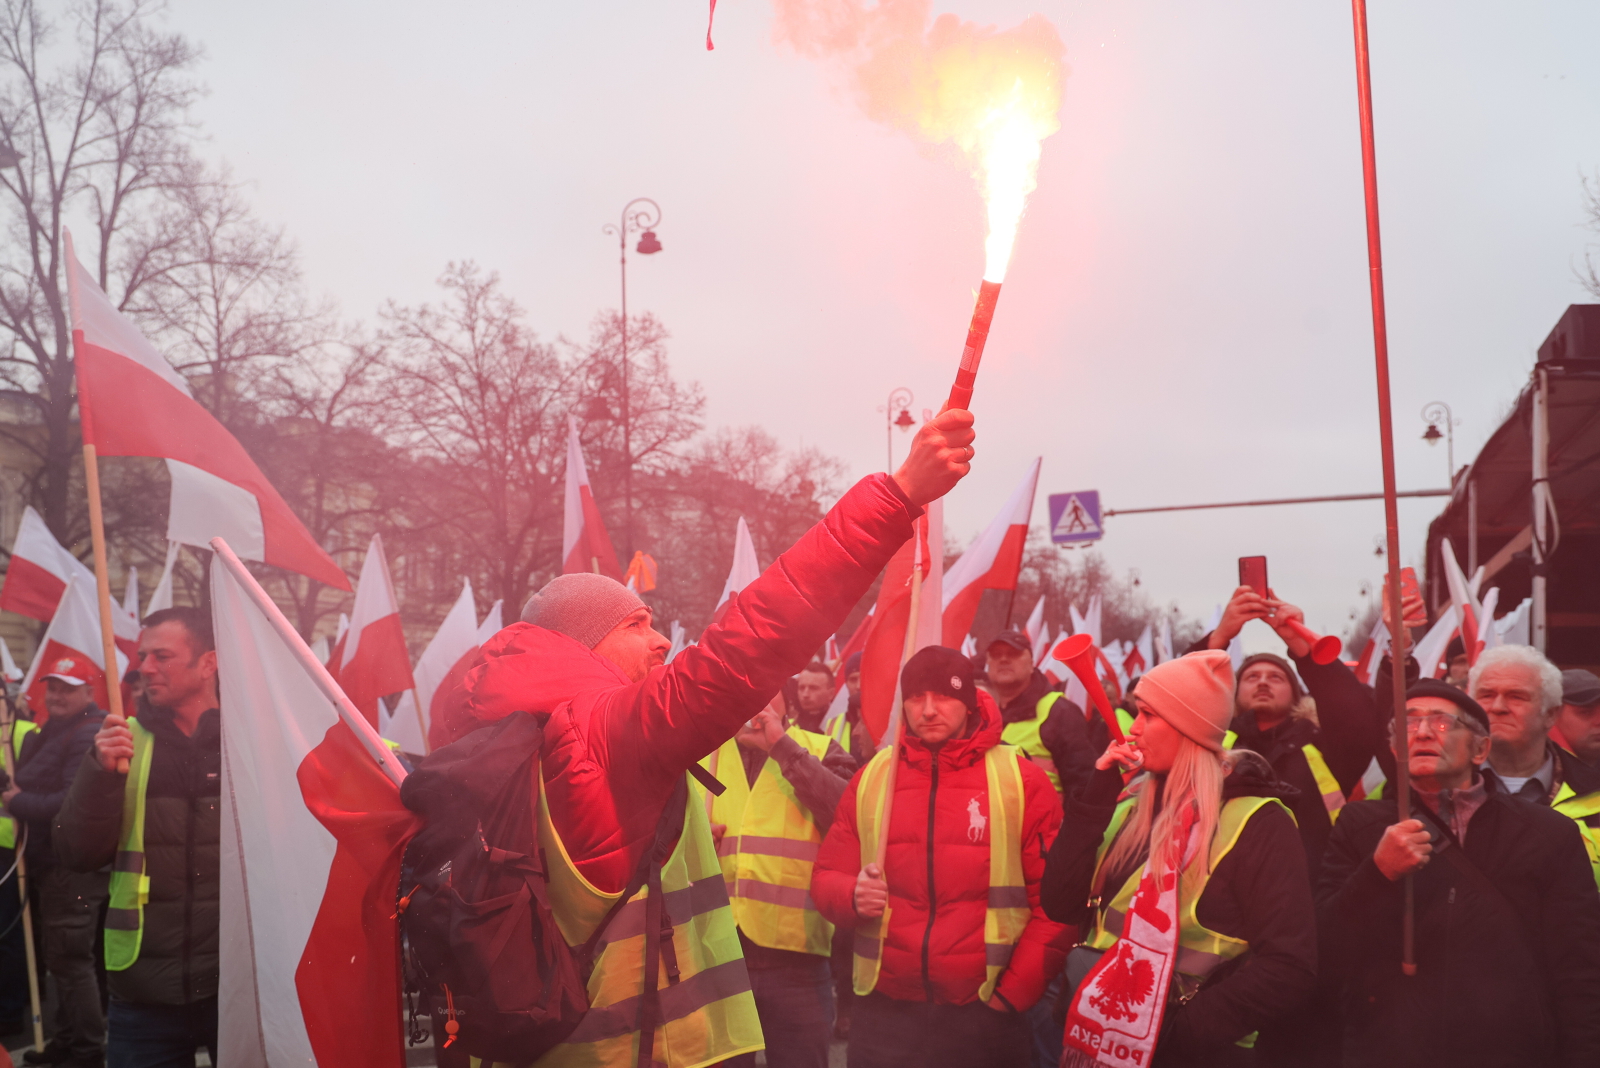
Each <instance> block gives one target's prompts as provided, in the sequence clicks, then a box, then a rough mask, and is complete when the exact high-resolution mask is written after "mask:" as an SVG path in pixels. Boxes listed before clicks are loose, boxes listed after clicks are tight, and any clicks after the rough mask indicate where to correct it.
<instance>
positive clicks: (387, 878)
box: [211, 538, 420, 1068]
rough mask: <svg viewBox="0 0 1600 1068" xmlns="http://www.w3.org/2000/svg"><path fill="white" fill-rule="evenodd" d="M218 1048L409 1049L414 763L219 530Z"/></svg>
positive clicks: (297, 1057) (247, 1052)
mask: <svg viewBox="0 0 1600 1068" xmlns="http://www.w3.org/2000/svg"><path fill="white" fill-rule="evenodd" d="M211 548H213V549H214V550H215V551H216V554H217V555H216V558H215V559H214V560H213V562H212V565H211V611H212V617H213V619H214V621H215V626H216V634H217V671H218V676H219V679H220V682H221V687H222V695H221V696H222V705H223V707H224V708H226V709H227V710H228V714H227V715H225V716H223V717H222V826H223V827H224V828H225V833H224V834H223V836H222V843H221V853H222V860H221V911H222V924H221V930H222V940H221V945H220V947H219V956H220V965H221V967H220V975H219V979H218V999H219V1002H220V1004H219V1007H218V1008H219V1012H218V1016H219V1020H220V1031H219V1035H218V1038H219V1044H220V1046H221V1049H220V1050H219V1051H218V1057H219V1062H220V1063H222V1064H226V1065H230V1066H231V1068H278V1066H281V1065H290V1064H295V1065H322V1066H324V1068H332V1066H334V1065H338V1066H340V1068H393V1066H395V1065H398V1064H404V1063H405V1051H404V1049H403V1048H402V1045H401V1043H402V1038H401V1033H402V1027H401V1021H400V996H401V994H400V936H399V925H398V921H397V920H396V919H395V907H394V903H395V894H396V891H397V889H398V886H399V882H400V860H401V856H402V855H403V853H404V850H405V846H406V842H407V841H409V840H410V838H411V836H412V835H413V834H415V833H416V830H417V827H418V826H419V824H420V821H419V820H418V819H417V818H416V817H415V816H414V815H413V814H412V813H411V812H410V811H409V810H407V809H406V807H405V806H404V805H402V804H401V803H400V788H399V784H400V782H401V780H402V779H404V777H405V772H404V770H403V769H402V768H401V767H400V764H399V762H398V761H396V760H395V758H394V757H393V755H391V754H390V752H389V749H388V747H387V746H386V745H384V744H383V742H382V740H381V739H379V737H378V734H377V732H376V731H375V730H373V729H372V727H371V725H370V724H369V723H368V722H367V720H366V719H365V718H364V717H363V715H362V713H361V712H359V711H358V710H357V709H356V708H355V706H354V705H352V704H351V703H350V701H349V699H348V698H347V697H345V696H344V694H343V693H341V692H340V690H339V687H338V685H337V684H335V683H334V681H333V679H332V678H331V677H330V676H329V675H328V673H327V671H326V670H325V669H324V668H323V667H322V666H321V665H320V664H318V663H317V662H316V658H315V656H314V655H313V654H312V652H311V650H310V649H309V648H308V647H307V646H306V644H305V642H304V641H302V640H301V639H300V636H299V635H298V634H296V633H295V632H294V628H293V627H292V626H290V624H289V621H288V620H287V619H285V618H284V616H283V613H282V612H281V611H279V610H278V608H277V606H276V605H274V604H273V603H272V600H271V598H270V597H268V596H267V594H266V592H265V591H264V590H262V589H261V587H260V585H259V584H257V582H256V581H255V579H254V578H252V577H251V575H250V573H249V571H247V570H246V569H245V566H244V564H242V563H241V562H240V561H239V558H238V557H237V556H235V555H234V554H233V552H232V551H231V550H230V549H229V548H228V546H227V543H225V542H224V541H223V540H222V539H221V538H218V539H217V540H216V541H214V542H212V545H211Z"/></svg>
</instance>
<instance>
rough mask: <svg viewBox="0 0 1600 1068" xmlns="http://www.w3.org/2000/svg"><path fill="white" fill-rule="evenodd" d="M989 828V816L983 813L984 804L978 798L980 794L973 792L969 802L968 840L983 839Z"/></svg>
mask: <svg viewBox="0 0 1600 1068" xmlns="http://www.w3.org/2000/svg"><path fill="white" fill-rule="evenodd" d="M988 829H989V817H988V816H985V815H984V814H983V805H982V804H981V803H980V802H979V800H978V795H977V794H973V795H972V800H971V801H968V802H967V840H968V841H971V842H981V841H983V836H984V834H985V833H986V832H987V831H988Z"/></svg>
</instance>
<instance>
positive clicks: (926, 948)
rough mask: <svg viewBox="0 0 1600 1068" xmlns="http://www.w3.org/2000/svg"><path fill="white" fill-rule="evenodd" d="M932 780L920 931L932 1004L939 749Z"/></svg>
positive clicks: (927, 992) (924, 980) (924, 982)
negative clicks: (923, 923)
mask: <svg viewBox="0 0 1600 1068" xmlns="http://www.w3.org/2000/svg"><path fill="white" fill-rule="evenodd" d="M932 756H933V761H932V763H933V781H932V782H931V783H930V784H929V786H928V926H927V929H926V930H924V931H923V932H922V992H923V994H924V995H925V996H926V997H927V999H928V1004H930V1005H931V1004H933V973H932V971H931V970H930V968H929V962H928V957H929V952H930V947H931V946H932V944H933V919H934V917H935V916H937V915H938V914H939V895H938V893H937V892H936V891H935V889H934V884H933V854H934V843H933V814H934V813H935V812H936V811H938V807H939V751H938V750H933V751H932Z"/></svg>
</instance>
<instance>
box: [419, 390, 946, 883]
mask: <svg viewBox="0 0 1600 1068" xmlns="http://www.w3.org/2000/svg"><path fill="white" fill-rule="evenodd" d="M973 437H974V435H973V432H972V415H971V413H969V412H965V411H959V410H952V411H946V412H943V413H941V414H940V415H939V416H938V417H937V418H935V419H934V420H933V421H932V422H929V423H927V424H924V426H923V427H922V429H921V430H920V431H919V432H918V433H917V436H916V438H915V439H914V440H913V442H912V448H911V453H910V455H908V456H907V457H906V461H905V463H904V464H903V465H902V466H901V467H900V469H899V470H898V471H896V472H895V474H894V475H893V477H891V476H888V475H871V476H869V477H867V478H864V479H862V480H861V481H860V482H858V483H856V485H855V486H854V487H852V488H851V489H850V490H849V491H848V492H847V493H846V494H845V495H844V496H843V497H842V498H840V500H839V503H838V504H836V505H834V506H833V508H832V509H831V510H830V511H829V512H828V514H827V515H826V516H824V517H823V519H822V521H821V522H819V523H818V524H817V525H816V526H814V527H812V528H811V529H810V530H809V531H807V532H806V533H805V534H804V535H803V536H802V537H801V538H800V540H799V541H798V542H796V543H795V544H794V546H793V547H792V548H790V549H789V550H788V551H787V552H785V553H784V554H783V555H782V556H780V557H779V558H778V559H777V561H775V562H774V563H773V564H772V566H771V567H769V568H767V569H766V571H764V572H763V573H762V574H761V576H760V577H759V578H758V579H756V580H755V581H754V582H752V583H751V584H750V585H748V586H746V587H745V588H744V589H743V590H741V591H740V592H739V594H738V595H737V596H736V597H735V598H734V600H733V603H732V604H731V605H730V606H729V607H728V609H727V611H726V612H725V613H724V615H723V617H722V619H721V620H720V621H718V622H717V623H714V624H713V625H712V626H710V627H708V628H706V631H705V633H704V634H703V635H702V636H701V639H700V642H699V644H698V645H694V646H691V647H689V648H688V649H686V650H684V651H683V652H682V653H680V654H679V655H678V656H677V657H676V658H674V660H673V661H672V663H671V664H668V665H665V666H663V662H664V660H665V658H666V653H667V650H668V649H669V648H671V643H670V642H668V641H667V639H666V638H664V637H662V636H661V635H660V634H658V633H657V632H656V631H655V629H654V628H653V627H652V626H651V615H650V608H649V607H648V606H647V605H645V604H644V603H643V602H642V601H640V600H639V598H638V597H637V596H636V595H635V594H634V593H633V592H632V591H631V590H628V589H627V588H626V587H624V586H622V585H621V584H619V583H617V582H615V581H613V580H611V579H607V578H604V577H602V576H597V575H588V574H574V575H562V576H560V577H559V578H556V579H554V580H552V581H551V582H550V583H549V584H547V585H546V586H545V588H544V589H542V590H540V591H539V592H538V593H537V594H535V595H534V596H533V597H532V598H531V599H530V600H529V602H528V605H527V607H526V608H524V610H523V614H522V618H523V622H521V623H513V624H512V625H511V626H509V627H507V628H505V629H504V630H502V631H501V632H500V633H499V634H497V635H496V636H495V637H494V638H493V639H492V640H491V641H489V643H488V644H486V645H485V646H484V647H483V650H482V659H481V660H480V661H479V663H477V664H476V665H475V666H474V667H472V668H471V669H470V670H469V671H467V672H466V673H465V675H464V677H463V680H462V684H461V687H460V689H459V690H458V691H457V692H456V693H454V694H451V695H448V696H447V697H446V701H445V702H444V707H443V708H442V709H441V712H440V715H439V717H438V719H437V721H436V722H435V724H434V726H433V729H432V731H431V732H430V742H431V743H432V746H433V748H435V749H438V748H439V747H441V746H442V745H446V744H448V743H450V742H453V741H455V740H457V739H459V738H462V737H464V736H466V735H467V734H470V733H471V732H472V731H475V730H477V729H478V728H480V727H484V726H487V725H488V724H490V723H493V722H495V721H497V720H499V719H502V718H504V717H505V716H508V715H510V714H511V713H513V712H533V713H549V714H550V719H549V721H548V723H547V724H546V725H545V728H544V748H543V752H542V754H541V757H540V765H541V769H542V771H543V774H544V784H545V791H546V796H547V797H548V803H549V808H550V816H551V822H552V823H553V824H554V826H555V829H556V830H557V831H558V832H559V834H560V837H561V841H562V843H563V844H564V846H565V847H566V849H567V851H568V853H569V854H570V855H571V859H572V861H573V863H574V865H575V866H576V867H577V869H578V871H579V872H580V873H581V874H582V875H583V876H584V878H586V879H587V880H588V881H589V882H590V883H593V884H594V885H595V886H597V887H598V888H600V889H601V890H603V891H608V892H610V893H613V894H615V893H616V892H618V891H620V890H621V889H623V888H624V887H625V886H626V885H627V883H628V877H629V876H630V875H631V874H632V873H633V871H634V869H635V867H636V866H637V865H638V862H639V858H640V857H641V856H642V855H643V853H644V850H645V848H646V847H647V845H648V844H649V843H650V842H651V841H652V840H653V838H654V836H655V832H656V825H657V822H658V821H659V820H660V818H661V813H662V809H663V808H664V807H665V806H666V804H667V801H668V799H669V798H670V797H671V796H672V793H673V791H674V789H675V788H676V787H677V786H678V784H679V783H680V782H682V781H683V778H684V774H685V773H686V772H687V771H688V769H689V766H690V765H691V764H694V763H695V762H696V761H698V760H699V759H700V758H701V757H703V756H705V755H706V754H707V753H710V752H712V751H713V750H715V749H716V748H717V747H718V746H720V745H721V744H722V743H723V742H725V741H727V740H728V739H729V738H731V737H733V735H734V734H735V733H736V732H737V731H738V729H739V727H740V726H741V725H742V724H743V723H744V722H745V721H746V720H747V719H749V718H750V717H751V716H753V715H755V714H756V713H757V712H759V711H760V710H761V709H762V708H764V707H766V704H767V702H768V701H770V700H771V699H772V696H773V694H775V693H777V692H778V690H779V689H780V688H781V687H782V685H783V683H784V682H785V681H786V680H787V679H789V678H790V677H791V676H793V675H794V674H795V673H796V672H797V671H799V670H800V669H801V668H803V667H804V666H805V665H806V664H807V663H809V662H810V661H811V659H812V657H813V656H815V654H816V651H817V649H818V648H820V647H821V646H822V644H823V643H824V642H825V641H827V639H828V635H830V634H832V633H833V632H834V631H835V630H837V629H838V627H839V624H840V623H841V622H842V621H843V620H844V617H845V615H846V614H847V613H848V612H849V611H850V609H851V608H852V607H854V606H855V604H856V602H857V601H859V600H860V599H861V597H862V596H863V595H864V594H865V593H866V592H867V589H868V587H869V586H870V585H871V584H872V580H873V579H874V578H876V577H877V575H878V573H879V572H880V571H882V570H883V568H884V565H885V564H887V563H888V561H889V558H890V557H891V556H893V555H894V553H895V551H896V550H897V549H898V548H899V547H900V546H901V544H903V543H904V542H905V540H906V539H907V538H908V537H910V536H911V531H912V525H913V523H914V522H915V520H916V518H917V517H918V516H920V515H921V514H922V508H923V506H924V505H926V504H927V503H928V502H929V501H932V500H935V499H937V498H939V497H942V496H944V494H946V493H947V492H949V490H950V488H951V487H952V486H954V485H955V484H956V483H957V482H958V481H960V479H961V478H962V477H963V476H964V475H966V473H967V471H968V468H969V464H970V462H971V459H972V456H973V453H974V450H973V449H972V447H971V442H972V441H973Z"/></svg>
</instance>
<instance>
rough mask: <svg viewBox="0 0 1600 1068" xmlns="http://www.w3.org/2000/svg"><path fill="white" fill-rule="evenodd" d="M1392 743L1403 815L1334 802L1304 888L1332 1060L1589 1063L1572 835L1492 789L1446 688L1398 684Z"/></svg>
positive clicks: (1496, 786) (1480, 726)
mask: <svg viewBox="0 0 1600 1068" xmlns="http://www.w3.org/2000/svg"><path fill="white" fill-rule="evenodd" d="M1406 736H1407V738H1406V740H1407V751H1406V759H1407V766H1408V767H1409V769H1410V772H1411V786H1412V811H1411V812H1410V813H1408V814H1407V816H1408V818H1406V819H1397V815H1398V814H1397V812H1396V808H1395V802H1394V799H1393V797H1392V796H1388V797H1385V798H1383V799H1381V800H1374V801H1358V802H1355V803H1353V804H1350V805H1346V806H1345V807H1344V810H1343V811H1342V812H1341V813H1340V815H1339V819H1338V821H1337V823H1336V824H1335V826H1334V829H1333V834H1332V836H1331V837H1330V838H1329V840H1328V849H1327V853H1326V855H1325V857H1324V860H1323V868H1322V873H1321V876H1320V878H1319V879H1318V883H1317V905H1318V910H1319V912H1320V914H1321V920H1322V924H1323V927H1324V937H1323V939H1322V943H1321V944H1322V946H1323V949H1324V953H1325V956H1326V958H1328V959H1324V960H1323V962H1322V967H1323V968H1324V969H1325V970H1332V971H1333V973H1334V976H1335V978H1336V979H1337V980H1338V981H1339V982H1340V984H1341V986H1342V1002H1343V1008H1344V1063H1345V1064H1347V1065H1394V1066H1408V1068H1409V1066H1417V1068H1422V1066H1424V1065H1440V1064H1448V1065H1450V1066H1451V1068H1471V1066H1478V1065H1482V1066H1485V1068H1487V1066H1490V1065H1512V1064H1528V1065H1534V1064H1537V1065H1569V1066H1576V1065H1580V1064H1590V1065H1592V1064H1595V1063H1600V893H1597V892H1596V889H1595V883H1594V879H1593V878H1592V877H1591V874H1590V869H1589V865H1588V856H1587V854H1586V852H1585V850H1584V845H1583V840H1582V838H1581V836H1580V835H1579V833H1578V828H1577V826H1576V825H1575V824H1574V823H1573V822H1572V820H1570V819H1567V818H1566V817H1565V816H1562V815H1560V814H1559V813H1556V812H1553V811H1551V810H1549V809H1548V808H1546V807H1544V806H1541V805H1537V804H1534V803H1532V802H1531V801H1529V800H1527V799H1525V798H1523V797H1519V796H1516V795H1515V794H1514V793H1511V792H1508V791H1506V790H1504V789H1502V788H1501V787H1500V783H1499V780H1498V779H1497V778H1496V776H1495V775H1494V773H1493V771H1492V770H1489V769H1487V768H1486V767H1485V761H1486V760H1488V758H1489V752H1490V744H1491V743H1490V737H1491V726H1490V715H1489V713H1488V712H1487V711H1485V709H1484V708H1483V706H1482V705H1480V704H1479V703H1478V702H1477V701H1474V700H1473V699H1472V698H1471V697H1468V696H1467V695H1466V694H1464V693H1462V692H1461V691H1460V690H1457V689H1456V688H1455V687H1453V686H1450V685H1448V684H1446V683H1444V682H1442V681H1439V680H1435V679H1424V680H1422V681H1420V682H1418V683H1417V684H1416V685H1414V686H1412V687H1411V689H1410V690H1409V691H1408V692H1407V694H1406ZM1408 876H1409V877H1410V882H1411V884H1412V887H1413V891H1412V892H1413V893H1414V895H1415V905H1414V916H1415V952H1414V956H1413V960H1414V961H1415V964H1416V974H1415V975H1406V974H1404V972H1403V971H1402V968H1401V944H1402V916H1403V914H1404V912H1405V903H1406V882H1407V877H1408Z"/></svg>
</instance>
